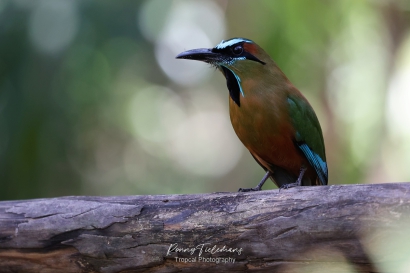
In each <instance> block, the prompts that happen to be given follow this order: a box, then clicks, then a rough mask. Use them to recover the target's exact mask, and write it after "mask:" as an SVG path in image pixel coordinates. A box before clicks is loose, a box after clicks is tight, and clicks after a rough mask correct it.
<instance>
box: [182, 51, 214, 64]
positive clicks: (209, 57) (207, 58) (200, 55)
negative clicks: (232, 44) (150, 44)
mask: <svg viewBox="0 0 410 273" xmlns="http://www.w3.org/2000/svg"><path fill="white" fill-rule="evenodd" d="M175 58H177V59H187V60H196V61H202V62H207V63H213V62H218V61H220V60H221V54H220V53H216V52H212V49H209V48H198V49H191V50H188V51H184V52H182V53H179V54H178V55H177V56H176V57H175Z"/></svg>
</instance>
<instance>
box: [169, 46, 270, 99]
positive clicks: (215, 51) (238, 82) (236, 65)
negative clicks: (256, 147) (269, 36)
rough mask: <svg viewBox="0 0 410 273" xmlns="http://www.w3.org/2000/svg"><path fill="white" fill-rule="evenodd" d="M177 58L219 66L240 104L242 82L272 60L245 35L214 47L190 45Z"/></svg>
mask: <svg viewBox="0 0 410 273" xmlns="http://www.w3.org/2000/svg"><path fill="white" fill-rule="evenodd" d="M176 58H177V59H188V60H196V61H203V62H206V63H209V64H211V65H212V66H215V67H217V68H218V69H219V70H220V71H221V72H222V73H223V74H224V76H225V78H226V83H227V86H228V89H229V93H230V95H231V98H232V100H233V101H234V102H235V103H236V104H237V105H238V106H240V95H241V96H242V97H245V95H246V94H245V92H244V89H243V82H244V81H246V80H248V79H249V80H252V79H254V80H256V78H257V77H258V76H260V75H261V74H264V73H265V72H266V71H268V68H266V66H267V64H271V63H273V61H272V60H271V58H270V57H269V55H268V54H267V53H266V52H265V51H264V50H263V49H262V48H261V47H259V46H258V45H257V44H256V43H254V42H253V41H251V40H248V39H244V38H232V39H230V40H226V41H222V42H220V43H219V44H218V45H217V46H215V47H214V48H199V49H191V50H188V51H185V52H182V53H180V54H178V55H177V56H176Z"/></svg>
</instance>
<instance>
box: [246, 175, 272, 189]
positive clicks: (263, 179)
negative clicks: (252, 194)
mask: <svg viewBox="0 0 410 273" xmlns="http://www.w3.org/2000/svg"><path fill="white" fill-rule="evenodd" d="M271 174H272V173H271V172H270V171H267V172H266V174H265V175H264V176H263V178H262V180H261V182H259V184H258V186H256V187H255V188H248V189H242V188H239V190H238V191H239V192H247V191H260V190H261V189H262V186H263V184H265V182H266V180H267V179H268V178H269V176H270V175H271Z"/></svg>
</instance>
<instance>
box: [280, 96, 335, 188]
mask: <svg viewBox="0 0 410 273" xmlns="http://www.w3.org/2000/svg"><path fill="white" fill-rule="evenodd" d="M288 104H289V114H290V116H291V120H292V125H293V126H294V128H295V130H296V135H295V140H296V145H297V146H298V147H299V148H300V150H301V151H302V152H303V154H304V155H305V156H306V158H307V160H308V161H309V163H310V164H311V165H312V167H313V168H314V169H315V171H316V173H317V176H318V178H319V181H320V183H321V184H322V185H327V181H328V170H327V163H326V154H325V144H324V141H323V134H322V129H321V128H320V124H319V120H318V119H317V117H316V114H315V112H314V111H313V108H312V107H311V106H310V104H309V103H308V102H307V101H306V99H304V98H302V97H297V96H295V95H289V96H288Z"/></svg>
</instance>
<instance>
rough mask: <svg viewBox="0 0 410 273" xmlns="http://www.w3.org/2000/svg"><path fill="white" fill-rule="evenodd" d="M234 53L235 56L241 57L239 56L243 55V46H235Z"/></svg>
mask: <svg viewBox="0 0 410 273" xmlns="http://www.w3.org/2000/svg"><path fill="white" fill-rule="evenodd" d="M232 52H233V53H234V54H235V55H239V54H241V53H242V52H243V47H242V46H241V45H237V46H235V47H234V48H232Z"/></svg>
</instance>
